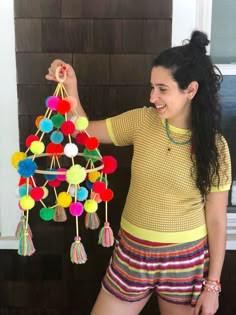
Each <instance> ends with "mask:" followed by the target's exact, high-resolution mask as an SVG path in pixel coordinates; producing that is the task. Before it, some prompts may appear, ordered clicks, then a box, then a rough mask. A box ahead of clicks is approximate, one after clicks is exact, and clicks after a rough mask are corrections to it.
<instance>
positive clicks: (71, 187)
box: [69, 185, 75, 197]
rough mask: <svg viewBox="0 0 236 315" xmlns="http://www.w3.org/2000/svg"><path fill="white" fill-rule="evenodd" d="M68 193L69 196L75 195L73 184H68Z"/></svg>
mask: <svg viewBox="0 0 236 315" xmlns="http://www.w3.org/2000/svg"><path fill="white" fill-rule="evenodd" d="M69 194H70V195H71V197H74V196H75V185H70V188H69Z"/></svg>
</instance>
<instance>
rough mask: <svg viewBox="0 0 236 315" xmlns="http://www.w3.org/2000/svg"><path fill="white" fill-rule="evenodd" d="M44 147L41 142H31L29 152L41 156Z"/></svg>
mask: <svg viewBox="0 0 236 315" xmlns="http://www.w3.org/2000/svg"><path fill="white" fill-rule="evenodd" d="M44 149H45V145H44V143H43V142H41V141H33V142H32V143H31V145H30V151H31V152H32V153H33V154H42V153H43V152H44Z"/></svg>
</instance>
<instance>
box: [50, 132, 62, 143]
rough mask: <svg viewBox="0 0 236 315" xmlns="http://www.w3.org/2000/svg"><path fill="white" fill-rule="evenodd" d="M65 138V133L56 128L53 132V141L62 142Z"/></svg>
mask: <svg viewBox="0 0 236 315" xmlns="http://www.w3.org/2000/svg"><path fill="white" fill-rule="evenodd" d="M63 139H64V136H63V133H62V132H61V131H59V130H55V131H53V132H52V133H51V136H50V140H51V142H52V143H56V144H58V143H61V142H62V141H63Z"/></svg>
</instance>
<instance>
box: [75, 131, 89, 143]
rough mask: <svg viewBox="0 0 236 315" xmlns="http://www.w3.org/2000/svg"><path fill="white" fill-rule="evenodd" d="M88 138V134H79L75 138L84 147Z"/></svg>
mask: <svg viewBox="0 0 236 315" xmlns="http://www.w3.org/2000/svg"><path fill="white" fill-rule="evenodd" d="M87 138H88V135H87V133H86V132H79V133H77V135H76V136H75V140H76V142H77V143H78V144H82V145H84V144H85V142H86V140H87Z"/></svg>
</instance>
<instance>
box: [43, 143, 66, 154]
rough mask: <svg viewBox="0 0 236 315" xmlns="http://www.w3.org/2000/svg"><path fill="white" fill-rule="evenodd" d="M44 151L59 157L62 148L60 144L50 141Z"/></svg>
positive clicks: (62, 150)
mask: <svg viewBox="0 0 236 315" xmlns="http://www.w3.org/2000/svg"><path fill="white" fill-rule="evenodd" d="M46 152H47V153H48V154H51V155H50V157H53V155H56V156H57V157H60V156H61V155H62V153H63V152H64V148H63V146H62V145H61V144H55V143H52V142H50V143H49V144H48V145H47V147H46Z"/></svg>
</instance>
